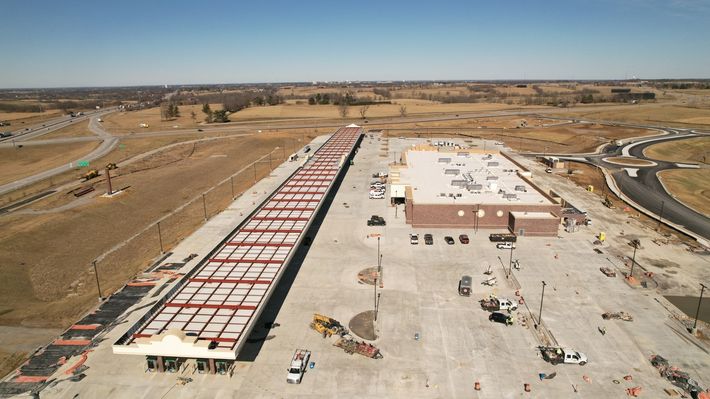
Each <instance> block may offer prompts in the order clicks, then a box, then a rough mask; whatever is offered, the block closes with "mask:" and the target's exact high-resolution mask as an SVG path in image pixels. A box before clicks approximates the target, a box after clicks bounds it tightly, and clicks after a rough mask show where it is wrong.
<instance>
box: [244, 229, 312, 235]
mask: <svg viewBox="0 0 710 399" xmlns="http://www.w3.org/2000/svg"><path fill="white" fill-rule="evenodd" d="M239 231H240V232H243V233H297V234H300V233H303V230H282V229H241V230H239Z"/></svg>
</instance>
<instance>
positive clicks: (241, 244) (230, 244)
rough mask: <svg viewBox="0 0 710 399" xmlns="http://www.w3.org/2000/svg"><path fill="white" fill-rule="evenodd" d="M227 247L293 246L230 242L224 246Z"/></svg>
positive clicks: (289, 245) (287, 245)
mask: <svg viewBox="0 0 710 399" xmlns="http://www.w3.org/2000/svg"><path fill="white" fill-rule="evenodd" d="M224 245H226V246H229V247H292V246H293V244H276V243H270V242H244V241H242V242H236V241H230V242H228V243H226V244H224Z"/></svg>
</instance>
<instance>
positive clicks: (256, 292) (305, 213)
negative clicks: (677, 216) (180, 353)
mask: <svg viewBox="0 0 710 399" xmlns="http://www.w3.org/2000/svg"><path fill="white" fill-rule="evenodd" d="M361 135H362V129H360V128H359V127H346V128H341V129H339V130H338V131H337V132H336V133H335V134H333V135H332V136H331V137H330V139H329V140H328V141H327V142H326V143H325V144H323V146H322V147H321V148H320V149H318V150H317V151H316V152H315V153H314V154H313V156H312V158H311V159H310V160H308V162H307V163H305V165H304V166H303V167H302V168H300V169H298V170H297V171H296V172H295V173H294V174H293V175H292V176H291V177H290V178H289V179H288V180H286V182H284V184H283V185H282V186H280V187H279V188H278V190H276V191H275V192H274V193H273V194H272V195H271V196H270V197H269V199H268V200H266V201H265V202H264V203H263V204H261V206H260V207H259V208H258V209H257V210H256V211H255V212H254V213H253V214H252V215H251V216H250V217H249V218H247V219H246V220H245V221H244V222H243V223H242V225H241V226H240V227H239V228H238V229H237V230H235V232H233V233H232V234H231V236H230V237H228V238H227V239H226V240H225V241H224V242H223V243H221V244H220V245H219V246H218V247H217V248H215V250H214V251H213V252H212V254H211V256H210V257H209V258H208V259H205V260H204V261H203V262H200V263H199V264H198V265H197V266H196V267H195V269H193V271H191V272H190V273H189V274H188V275H187V276H186V278H185V279H184V281H183V282H182V284H181V285H180V286H179V287H176V288H177V289H176V290H171V293H168V294H166V296H165V297H164V300H163V303H162V304H161V305H160V306H159V307H157V308H156V309H154V310H152V311H151V312H149V313H148V315H146V317H145V318H144V319H142V320H141V321H140V322H139V323H138V325H136V326H134V331H135V332H133V333H131V336H130V338H129V339H128V341H127V342H126V343H125V344H124V345H126V346H131V345H133V344H134V343H135V342H136V340H140V339H143V340H142V341H139V342H138V347H141V344H143V343H145V344H146V346H149V345H147V344H148V342H147V341H146V340H145V339H146V338H152V337H155V336H158V335H161V334H164V333H166V332H168V331H169V330H178V331H180V332H182V333H185V334H189V335H190V336H193V337H196V339H197V340H198V341H207V342H215V343H216V347H215V348H214V349H215V353H214V354H215V357H217V358H224V356H225V355H228V357H230V358H236V351H237V350H238V349H239V347H240V346H241V344H242V343H243V342H244V340H245V339H246V338H247V337H248V335H249V333H250V331H251V329H252V327H253V324H254V323H255V322H256V319H257V318H258V315H259V314H260V313H261V310H262V309H263V307H264V305H265V303H266V301H267V299H268V297H269V295H270V293H271V292H272V290H273V289H274V287H275V285H276V283H278V281H279V279H280V277H281V275H282V274H283V271H284V269H285V268H286V267H287V266H288V262H289V261H290V259H291V257H292V256H293V254H294V253H295V251H296V249H297V245H298V242H300V239H301V238H302V235H303V234H304V233H305V231H306V229H307V228H308V226H309V225H310V223H311V221H312V220H313V218H314V216H315V214H316V213H317V211H318V209H319V208H320V206H321V204H322V203H323V202H324V200H325V198H326V196H327V194H328V192H329V191H330V189H331V186H332V185H333V182H334V181H335V179H336V178H337V176H338V174H339V173H340V171H341V170H342V164H341V163H342V161H343V159H344V158H345V157H347V156H348V155H350V154H351V153H352V151H353V149H354V146H355V144H356V143H357V141H358V139H359V138H360V136H361ZM156 348H157V346H156ZM155 350H158V351H159V349H155ZM140 351H141V352H142V353H144V354H146V355H160V354H161V353H152V351H153V349H151V348H149V347H147V348H146V349H140ZM220 352H221V353H220ZM126 353H127V352H126ZM206 357H211V356H209V354H208V355H207V356H206Z"/></svg>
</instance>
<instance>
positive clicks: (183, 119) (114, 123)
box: [103, 104, 222, 133]
mask: <svg viewBox="0 0 710 399" xmlns="http://www.w3.org/2000/svg"><path fill="white" fill-rule="evenodd" d="M210 107H211V108H212V110H213V111H216V110H220V109H222V105H221V104H210ZM179 110H180V116H179V117H177V118H175V119H172V120H168V121H163V120H161V119H160V107H154V108H149V109H144V110H140V111H129V112H115V113H113V114H111V115H106V117H104V118H103V119H104V122H103V126H104V128H105V129H106V130H108V131H109V132H112V133H130V132H135V133H141V132H152V131H161V130H169V129H173V128H174V126H177V128H180V129H195V128H198V127H199V125H200V124H202V123H203V122H204V120H205V114H204V113H202V104H197V105H181V106H180V107H179ZM192 112H194V113H195V119H192V114H191V113H192ZM141 123H147V124H148V127H147V128H142V127H140V126H139V125H140V124H141Z"/></svg>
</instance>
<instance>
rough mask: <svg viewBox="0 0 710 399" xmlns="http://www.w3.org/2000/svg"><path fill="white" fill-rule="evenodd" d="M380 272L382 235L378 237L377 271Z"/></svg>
mask: <svg viewBox="0 0 710 399" xmlns="http://www.w3.org/2000/svg"><path fill="white" fill-rule="evenodd" d="M379 272H380V237H377V273H379Z"/></svg>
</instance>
